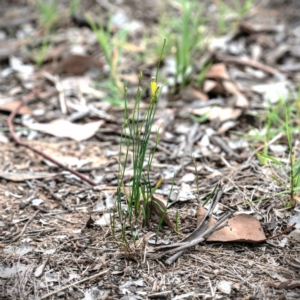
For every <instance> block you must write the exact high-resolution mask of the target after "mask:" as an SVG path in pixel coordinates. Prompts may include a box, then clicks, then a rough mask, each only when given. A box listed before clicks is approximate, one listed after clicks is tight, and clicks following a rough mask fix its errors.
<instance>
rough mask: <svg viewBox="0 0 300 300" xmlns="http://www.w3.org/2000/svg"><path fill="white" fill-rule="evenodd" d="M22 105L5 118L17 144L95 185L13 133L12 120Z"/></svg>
mask: <svg viewBox="0 0 300 300" xmlns="http://www.w3.org/2000/svg"><path fill="white" fill-rule="evenodd" d="M23 105H24V104H23V103H20V105H19V106H18V107H16V108H15V109H14V110H13V111H12V112H11V114H10V115H9V117H8V119H7V125H8V128H9V131H10V134H11V135H12V137H13V139H14V140H15V142H16V143H17V144H18V145H20V146H23V147H25V148H28V149H29V150H31V151H33V152H35V153H37V154H38V155H40V156H42V157H44V158H45V159H47V160H49V161H51V162H52V163H54V164H56V165H57V166H59V167H61V168H62V169H64V170H67V171H69V172H70V173H72V174H74V175H76V176H78V177H79V178H81V179H82V180H83V181H86V182H88V183H89V184H90V185H93V186H96V185H97V183H96V182H95V181H93V180H91V179H89V178H88V177H86V176H85V175H83V174H81V173H79V172H77V171H76V170H74V169H71V168H69V167H67V166H65V165H63V164H62V163H60V162H59V161H58V160H56V159H54V158H52V157H51V156H49V155H48V154H46V153H44V152H42V151H40V150H38V149H36V148H34V147H32V146H30V145H28V144H27V143H25V142H23V141H21V140H20V139H19V138H18V137H17V135H16V133H15V130H14V126H13V120H14V118H15V116H16V114H17V113H18V111H19V110H20V109H21V107H22V106H23Z"/></svg>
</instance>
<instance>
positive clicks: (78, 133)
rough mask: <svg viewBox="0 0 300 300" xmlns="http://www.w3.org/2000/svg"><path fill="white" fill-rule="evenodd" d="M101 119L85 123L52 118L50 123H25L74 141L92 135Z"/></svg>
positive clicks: (35, 128) (101, 122) (79, 140)
mask: <svg viewBox="0 0 300 300" xmlns="http://www.w3.org/2000/svg"><path fill="white" fill-rule="evenodd" d="M102 124H103V121H102V120H101V121H96V122H90V123H87V124H74V123H71V122H69V121H66V120H54V121H52V122H50V123H26V124H24V125H26V126H27V127H28V128H30V129H34V130H38V131H41V132H44V133H49V134H51V135H54V136H57V137H68V138H70V139H72V140H74V141H76V142H81V141H84V140H87V139H89V138H90V137H92V136H93V135H94V134H95V133H96V132H97V130H98V129H99V127H100V126H101V125H102Z"/></svg>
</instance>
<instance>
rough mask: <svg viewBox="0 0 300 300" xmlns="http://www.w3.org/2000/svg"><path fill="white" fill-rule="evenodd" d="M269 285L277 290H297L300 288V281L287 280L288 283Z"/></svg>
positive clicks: (272, 283) (271, 283)
mask: <svg viewBox="0 0 300 300" xmlns="http://www.w3.org/2000/svg"><path fill="white" fill-rule="evenodd" d="M268 285H269V286H271V287H273V288H275V289H284V290H290V289H296V288H299V287H300V281H296V280H286V281H282V282H281V281H279V282H268Z"/></svg>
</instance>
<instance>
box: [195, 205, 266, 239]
mask: <svg viewBox="0 0 300 300" xmlns="http://www.w3.org/2000/svg"><path fill="white" fill-rule="evenodd" d="M205 214H206V210H205V209H204V208H203V207H202V206H200V207H199V209H198V213H197V226H198V225H199V224H200V223H201V221H202V220H203V218H204V216H205ZM215 222H216V219H215V218H213V217H211V218H210V220H209V222H208V227H211V226H212V225H213V224H214V223H215ZM265 239H266V236H265V234H264V231H263V229H262V227H261V225H260V223H259V221H258V220H257V219H256V218H255V217H253V216H250V215H247V214H239V215H237V216H234V217H233V218H231V219H229V220H228V224H227V225H226V226H225V227H223V228H222V229H220V230H216V231H215V232H213V233H212V234H211V235H210V236H209V237H208V238H207V241H209V242H245V243H259V242H261V241H263V240H265Z"/></svg>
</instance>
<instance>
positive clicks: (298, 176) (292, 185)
mask: <svg viewBox="0 0 300 300" xmlns="http://www.w3.org/2000/svg"><path fill="white" fill-rule="evenodd" d="M289 114H290V110H289V109H288V108H287V107H286V109H285V134H286V137H287V142H288V149H289V166H286V164H284V163H283V162H281V161H280V160H279V159H277V158H275V157H274V156H271V155H268V154H266V151H264V153H257V156H258V158H259V159H260V160H261V161H263V162H264V163H267V162H271V166H272V167H273V174H271V175H270V177H271V178H272V179H273V180H274V181H276V182H277V183H278V184H279V185H280V186H282V187H283V188H284V189H285V191H284V194H286V193H289V195H290V200H289V202H288V203H287V204H288V206H291V207H292V208H294V207H295V206H296V200H298V199H299V198H298V196H296V194H297V192H298V191H299V190H300V158H298V159H296V158H295V155H294V153H293V142H292V131H291V125H290V118H289ZM275 166H276V167H277V169H279V171H280V172H276V171H275V170H274V169H275ZM278 173H284V176H283V177H284V178H282V177H281V176H279V175H278ZM286 178H288V182H286Z"/></svg>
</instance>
